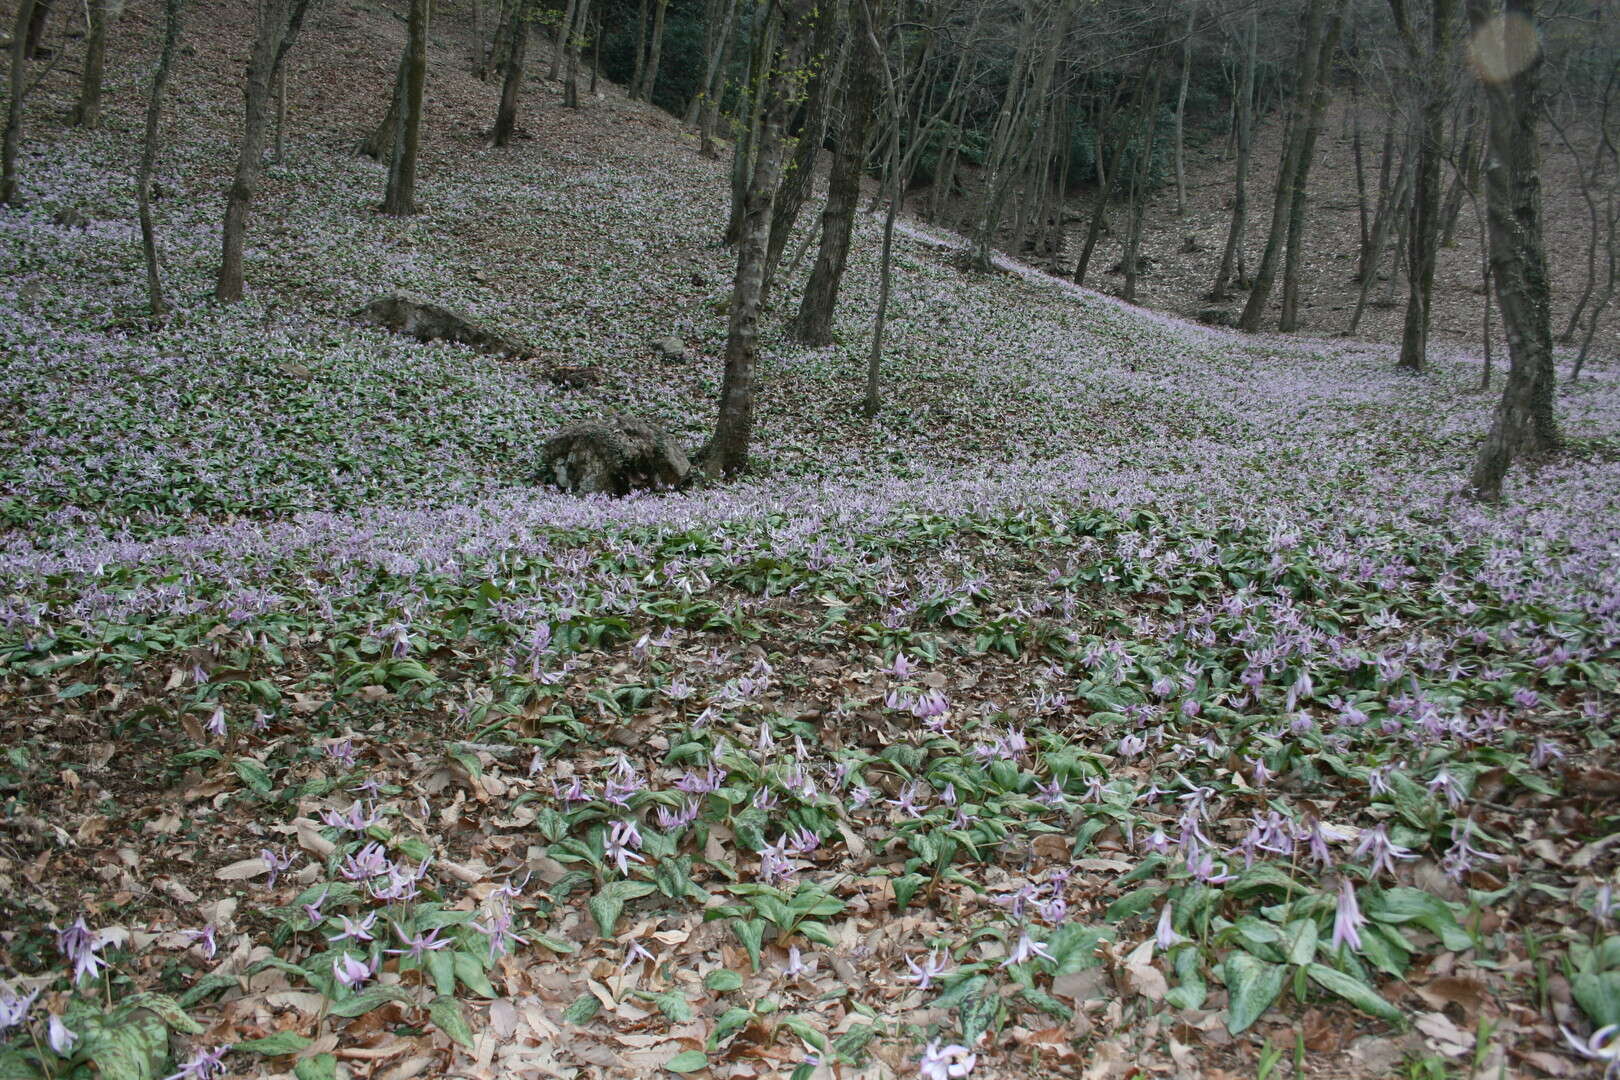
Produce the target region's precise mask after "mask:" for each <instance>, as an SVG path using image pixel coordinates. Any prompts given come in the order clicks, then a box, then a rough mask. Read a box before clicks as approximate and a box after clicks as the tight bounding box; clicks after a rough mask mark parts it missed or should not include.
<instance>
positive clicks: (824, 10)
mask: <svg viewBox="0 0 1620 1080" xmlns="http://www.w3.org/2000/svg"><path fill="white" fill-rule="evenodd" d="M815 21H816V29H815V38H814V41H813V43H812V45H811V47H810V48H811V52H810V64H811V67H812V71H811V75H810V88H809V96H808V98H807V99H806V101H805V107H804V125H803V127H802V128H801V129H800V131H799V141H798V143H797V145H795V146H794V149H793V158H792V160H791V161H790V162H789V163H788V166H787V169H786V172H785V173H784V174H783V177H782V187H781V190H780V191H778V192H777V193H776V201H775V204H774V205H773V207H772V209H771V235H770V241H769V242H768V243H767V245H766V248H765V294H766V297H767V298H768V297H769V295H770V290H771V283H772V281H773V280H774V279H775V277H776V268H777V266H778V264H780V263H781V261H782V252H783V251H785V250H786V249H787V242H788V238H789V237H790V236H792V235H793V226H794V225H795V224H796V223H797V222H798V220H799V211H800V210H802V209H803V208H804V204H805V201H806V200H807V199H809V198H810V195H811V193H812V192H813V191H814V190H815V184H816V159H817V157H819V156H820V154H821V147H822V144H823V143H825V142H826V140H827V118H828V116H829V114H830V113H831V112H832V96H833V90H834V88H835V87H836V85H837V79H838V67H839V65H838V61H837V56H836V53H837V52H838V49H839V45H840V42H839V35H840V33H841V32H843V28H844V26H845V25H846V24H845V20H844V18H843V5H841V4H821V5H818V7H817V11H816V15H815Z"/></svg>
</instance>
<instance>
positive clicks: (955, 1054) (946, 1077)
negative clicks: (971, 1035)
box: [917, 1039, 979, 1080]
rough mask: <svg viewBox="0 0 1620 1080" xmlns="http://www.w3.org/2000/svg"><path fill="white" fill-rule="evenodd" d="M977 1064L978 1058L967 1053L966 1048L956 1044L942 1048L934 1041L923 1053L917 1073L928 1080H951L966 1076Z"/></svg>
mask: <svg viewBox="0 0 1620 1080" xmlns="http://www.w3.org/2000/svg"><path fill="white" fill-rule="evenodd" d="M978 1063H979V1056H978V1055H977V1054H970V1053H968V1048H967V1047H965V1046H960V1045H957V1044H956V1043H952V1044H951V1045H949V1046H944V1047H942V1046H940V1045H939V1040H938V1039H935V1040H934V1041H933V1042H931V1043H929V1044H928V1047H927V1049H925V1050H924V1051H923V1056H922V1064H921V1065H920V1066H919V1067H918V1070H917V1071H918V1072H919V1073H920V1074H921V1075H922V1076H925V1077H927V1078H928V1080H952V1078H953V1077H962V1076H966V1075H967V1074H968V1073H970V1072H972V1071H973V1066H975V1065H977V1064H978Z"/></svg>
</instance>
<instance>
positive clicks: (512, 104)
mask: <svg viewBox="0 0 1620 1080" xmlns="http://www.w3.org/2000/svg"><path fill="white" fill-rule="evenodd" d="M511 17H512V20H513V22H514V25H513V26H510V27H508V28H507V40H508V41H509V42H511V49H510V51H509V52H508V53H507V54H506V59H505V61H504V62H503V63H502V64H501V67H502V69H503V71H504V73H505V77H504V78H502V80H501V104H500V108H499V109H497V110H496V112H495V127H494V128H493V129H492V130H491V131H490V137H489V141H490V144H491V145H493V146H505V145H506V144H507V143H509V142H511V141H512V133H513V132H514V131H516V130H517V112H518V95H519V94H520V93H522V91H523V57H524V53H526V52H527V51H528V46H529V25H528V23H526V22H524V21H523V9H522V7H521V6H514V7H513V9H512V16H511Z"/></svg>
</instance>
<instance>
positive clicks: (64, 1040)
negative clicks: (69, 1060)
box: [45, 1013, 79, 1057]
mask: <svg viewBox="0 0 1620 1080" xmlns="http://www.w3.org/2000/svg"><path fill="white" fill-rule="evenodd" d="M45 1041H46V1042H47V1043H49V1044H50V1047H51V1049H52V1050H54V1051H55V1052H56V1053H58V1054H60V1055H61V1056H62V1057H67V1056H68V1055H69V1054H71V1053H73V1047H74V1045H75V1044H77V1043H78V1041H79V1036H78V1034H77V1033H76V1032H73V1031H70V1030H68V1026H67V1025H66V1024H64V1023H62V1018H61V1017H60V1016H57V1015H56V1014H55V1013H52V1014H51V1019H50V1022H49V1023H48V1024H47V1025H46V1027H45Z"/></svg>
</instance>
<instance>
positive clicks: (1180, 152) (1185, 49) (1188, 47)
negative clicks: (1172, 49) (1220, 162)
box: [1175, 3, 1198, 218]
mask: <svg viewBox="0 0 1620 1080" xmlns="http://www.w3.org/2000/svg"><path fill="white" fill-rule="evenodd" d="M1197 22H1198V5H1197V4H1196V3H1194V4H1188V5H1187V25H1186V26H1185V27H1183V28H1182V31H1181V87H1180V88H1179V89H1178V90H1177V91H1176V146H1175V155H1176V217H1178V218H1184V217H1186V216H1187V167H1186V163H1185V160H1184V145H1183V139H1182V134H1183V132H1184V130H1185V127H1186V123H1185V120H1186V116H1187V84H1188V82H1189V81H1190V80H1191V78H1192V41H1193V27H1194V26H1195V25H1197Z"/></svg>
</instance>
